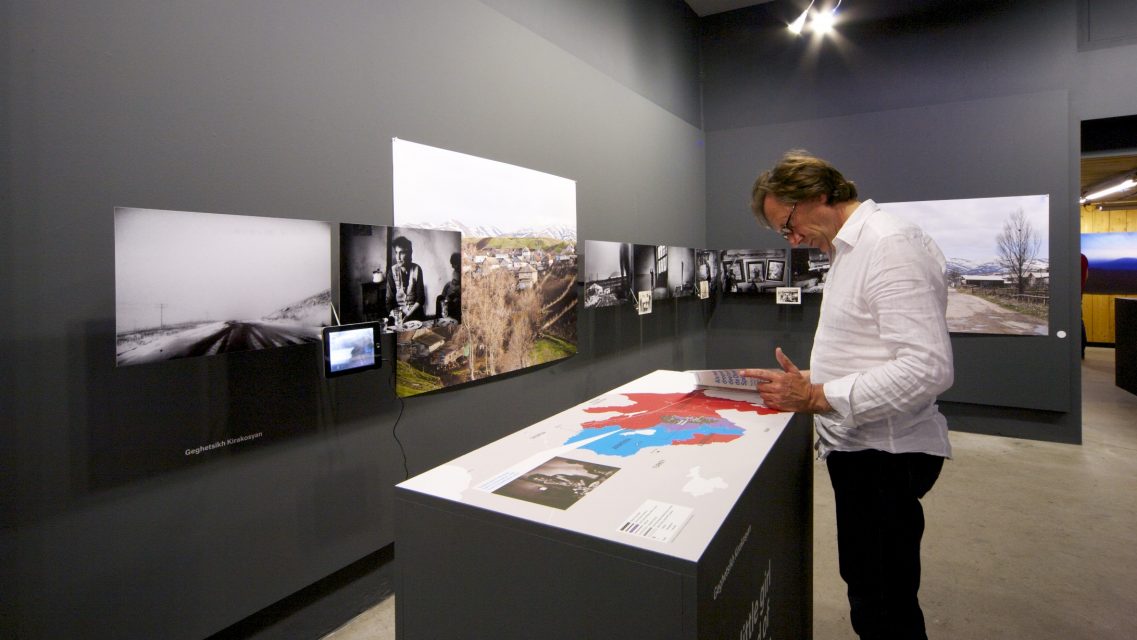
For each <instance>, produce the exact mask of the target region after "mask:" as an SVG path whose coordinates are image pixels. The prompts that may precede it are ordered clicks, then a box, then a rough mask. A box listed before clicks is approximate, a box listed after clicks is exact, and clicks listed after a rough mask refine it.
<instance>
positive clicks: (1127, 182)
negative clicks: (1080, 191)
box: [1078, 174, 1137, 204]
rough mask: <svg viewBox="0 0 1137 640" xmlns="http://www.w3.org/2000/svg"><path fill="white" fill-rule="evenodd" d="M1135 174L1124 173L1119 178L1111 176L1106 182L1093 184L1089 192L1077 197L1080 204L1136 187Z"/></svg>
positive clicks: (1136, 175)
mask: <svg viewBox="0 0 1137 640" xmlns="http://www.w3.org/2000/svg"><path fill="white" fill-rule="evenodd" d="M1134 178H1137V174H1126V175H1124V176H1122V178H1121V180H1120V181H1118V179H1117V178H1112V179H1110V180H1109V181H1108V182H1104V183H1101V184H1098V185H1095V186H1094V187H1093V188H1092V191H1091V192H1090V193H1087V194H1086V195H1084V196H1082V197H1081V198H1079V199H1078V202H1079V203H1080V204H1086V203H1087V202H1088V203H1093V202H1095V201H1097V200H1101V199H1103V198H1106V197H1108V196H1112V195H1116V194H1119V193H1125V192H1127V191H1132V190H1133V189H1134V188H1137V180H1135V179H1134Z"/></svg>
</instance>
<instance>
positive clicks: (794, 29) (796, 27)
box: [786, 0, 815, 36]
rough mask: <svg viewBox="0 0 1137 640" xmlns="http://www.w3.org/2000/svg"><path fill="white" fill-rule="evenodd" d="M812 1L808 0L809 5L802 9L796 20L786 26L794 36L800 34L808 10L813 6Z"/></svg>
mask: <svg viewBox="0 0 1137 640" xmlns="http://www.w3.org/2000/svg"><path fill="white" fill-rule="evenodd" d="M814 1H815V0H809V6H808V7H806V8H805V11H802V12H801V15H800V16H798V17H797V20H794V21H793V22H791V23H790V24H789V25H788V26H787V27H786V28H787V29H789V30H790V33H792V34H794V35H795V36H799V35H801V30H802V29H804V28H805V19H806V18H808V17H809V10H810V9H812V8H813V3H814Z"/></svg>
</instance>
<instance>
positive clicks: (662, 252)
mask: <svg viewBox="0 0 1137 640" xmlns="http://www.w3.org/2000/svg"><path fill="white" fill-rule="evenodd" d="M667 250H668V247H667V245H655V244H637V245H635V247H634V248H633V251H632V255H633V262H634V268H635V273H634V274H633V278H634V282H633V285H632V286H633V287H634V288H635V291H636V293H637V294H638V293H639V292H641V291H650V292H651V298H652V300H666V299H668V298H670V297H671V290H670V289H669V288H668V286H667V278H668V273H667V272H668V264H669V261H668V258H667Z"/></svg>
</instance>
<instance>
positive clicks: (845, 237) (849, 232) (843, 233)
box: [833, 199, 880, 247]
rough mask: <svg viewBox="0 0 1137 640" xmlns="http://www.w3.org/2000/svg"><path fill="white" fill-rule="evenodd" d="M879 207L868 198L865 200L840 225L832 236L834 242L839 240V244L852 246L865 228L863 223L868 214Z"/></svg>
mask: <svg viewBox="0 0 1137 640" xmlns="http://www.w3.org/2000/svg"><path fill="white" fill-rule="evenodd" d="M879 209H880V207H879V206H878V205H877V204H876V203H875V202H873V201H872V200H871V199H870V200H865V201H864V202H862V203H861V204H860V206H858V207H857V208H856V209H855V210H854V211H853V215H851V216H849V219H848V220H846V221H845V224H843V225H841V229H840V230H839V231H838V232H837V235H836V236H835V237H834V238H833V241H834V243H837V242H840V243H841V244H843V245H845V246H848V247H852V246H856V244H857V240H858V239H860V237H861V231H863V230H864V228H865V223H866V222H868V219H869V216H871V215H872V214H873V213H875V212H876V211H877V210H879Z"/></svg>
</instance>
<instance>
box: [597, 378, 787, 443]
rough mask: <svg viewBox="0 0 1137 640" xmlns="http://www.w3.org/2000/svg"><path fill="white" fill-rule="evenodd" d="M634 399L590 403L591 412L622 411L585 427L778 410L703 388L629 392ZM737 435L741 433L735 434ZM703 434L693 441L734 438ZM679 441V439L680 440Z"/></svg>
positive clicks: (640, 425) (648, 425)
mask: <svg viewBox="0 0 1137 640" xmlns="http://www.w3.org/2000/svg"><path fill="white" fill-rule="evenodd" d="M623 395H624V396H625V397H627V398H628V399H629V400H631V401H632V404H630V405H621V406H618V407H589V408H587V409H585V411H586V412H588V413H611V412H613V411H616V412H619V415H616V416H612V417H609V418H604V419H601V420H593V421H591V422H585V423H584V424H582V425H581V426H582V427H584V428H585V429H599V428H603V427H611V426H617V425H618V426H620V427H623V428H624V429H654V428H658V427H659V426H660V425H661V424H666V423H682V422H683V421H684V420H685V419H689V420H693V421H700V420H705V419H707V418H714V419H719V420H722V419H724V418H723V417H722V416H720V415H719V411H722V410H724V409H733V410H735V411H749V412H752V413H757V414H759V415H770V414H774V413H778V412H777V411H775V410H774V409H768V408H766V407H764V406H762V405H760V404H754V403H751V402H746V401H745V400H729V399H727V398H715V397H711V396H708V395H707V394H706V392H705V391H704V390H702V389H697V390H695V391H691V392H689V393H625V394H623ZM734 437H737V436H734ZM707 438H708V436H706V435H703V436H700V437H699V441H698V442H691V443H689V444H704V443H709V442H713V441H718V442H725V441H727V440H730V439H733V438H731V437H730V436H727V435H723V436H721V437H716V436H710V438H711V439H710V440H707ZM676 444H679V443H676Z"/></svg>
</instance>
